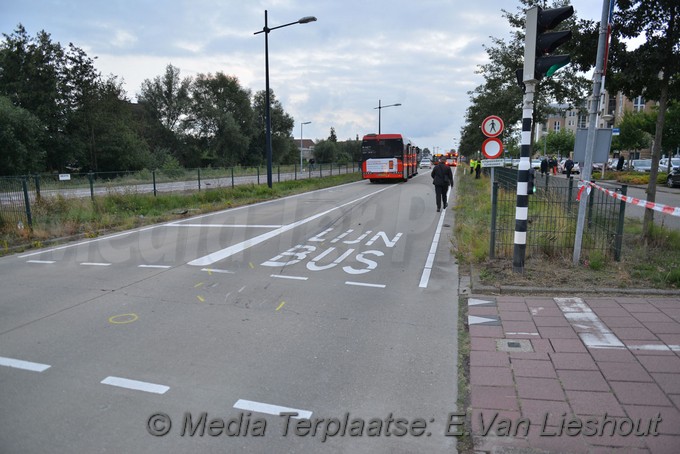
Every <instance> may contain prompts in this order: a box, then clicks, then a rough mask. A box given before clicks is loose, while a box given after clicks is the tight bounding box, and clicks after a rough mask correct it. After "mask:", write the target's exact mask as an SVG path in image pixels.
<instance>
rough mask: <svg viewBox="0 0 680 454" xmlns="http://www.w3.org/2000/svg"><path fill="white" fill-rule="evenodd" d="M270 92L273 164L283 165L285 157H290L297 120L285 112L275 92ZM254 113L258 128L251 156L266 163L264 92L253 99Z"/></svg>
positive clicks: (259, 92)
mask: <svg viewBox="0 0 680 454" xmlns="http://www.w3.org/2000/svg"><path fill="white" fill-rule="evenodd" d="M269 92H270V93H269V101H270V103H271V107H270V109H269V113H270V116H271V122H272V123H271V125H272V128H271V134H272V162H273V163H281V162H283V161H284V159H285V157H286V156H287V155H289V151H290V146H291V142H292V139H291V137H292V136H293V127H294V126H295V120H293V117H291V116H290V115H288V114H287V113H286V112H285V111H284V110H283V106H282V105H281V102H279V101H278V100H277V99H276V96H275V95H274V91H273V90H272V89H269ZM253 111H254V113H255V118H256V128H255V130H254V134H253V141H252V143H253V146H252V147H251V155H252V157H253V158H255V157H259V158H260V161H259V162H265V161H266V155H265V151H266V146H265V138H266V124H265V114H266V109H265V92H264V90H261V91H258V92H257V93H256V94H255V97H254V98H253ZM298 158H299V157H298Z"/></svg>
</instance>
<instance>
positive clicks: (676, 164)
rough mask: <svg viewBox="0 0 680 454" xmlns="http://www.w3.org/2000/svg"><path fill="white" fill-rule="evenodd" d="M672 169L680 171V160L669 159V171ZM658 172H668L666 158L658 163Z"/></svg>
mask: <svg viewBox="0 0 680 454" xmlns="http://www.w3.org/2000/svg"><path fill="white" fill-rule="evenodd" d="M673 169H680V158H671V170H673ZM659 171H661V172H666V171H668V158H663V159H662V160H660V161H659Z"/></svg>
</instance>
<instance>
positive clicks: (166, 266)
mask: <svg viewBox="0 0 680 454" xmlns="http://www.w3.org/2000/svg"><path fill="white" fill-rule="evenodd" d="M138 268H160V269H163V270H165V269H168V268H172V267H171V266H170V265H139V266H138Z"/></svg>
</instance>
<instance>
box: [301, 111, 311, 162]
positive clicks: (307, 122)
mask: <svg viewBox="0 0 680 454" xmlns="http://www.w3.org/2000/svg"><path fill="white" fill-rule="evenodd" d="M310 123H311V121H305V122H304V123H300V171H302V127H303V126H304V125H308V124H310Z"/></svg>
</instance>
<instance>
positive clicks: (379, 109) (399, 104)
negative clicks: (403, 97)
mask: <svg viewBox="0 0 680 454" xmlns="http://www.w3.org/2000/svg"><path fill="white" fill-rule="evenodd" d="M396 106H401V103H397V104H389V105H387V106H383V105H382V104H381V103H380V100H378V107H374V109H378V135H379V134H380V111H381V110H382V109H384V108H386V107H396Z"/></svg>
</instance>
